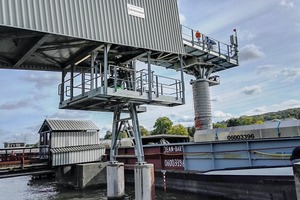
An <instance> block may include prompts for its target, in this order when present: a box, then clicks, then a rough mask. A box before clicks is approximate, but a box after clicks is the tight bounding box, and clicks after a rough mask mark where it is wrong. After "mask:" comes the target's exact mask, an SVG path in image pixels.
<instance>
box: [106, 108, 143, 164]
mask: <svg viewBox="0 0 300 200" xmlns="http://www.w3.org/2000/svg"><path fill="white" fill-rule="evenodd" d="M125 106H128V110H129V115H130V117H129V118H126V119H124V120H126V121H129V120H131V125H132V130H133V134H134V141H133V144H134V152H135V156H136V157H137V163H138V164H143V163H145V157H144V150H143V143H142V137H141V131H140V126H139V122H138V116H137V109H136V107H137V105H135V104H134V103H128V104H123V105H117V106H115V108H114V117H113V126H112V145H111V150H110V161H111V162H115V161H116V157H117V154H118V137H119V134H120V132H121V128H122V126H123V125H124V120H122V119H121V114H122V112H123V108H124V107H125Z"/></svg>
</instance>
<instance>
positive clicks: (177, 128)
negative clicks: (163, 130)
mask: <svg viewBox="0 0 300 200" xmlns="http://www.w3.org/2000/svg"><path fill="white" fill-rule="evenodd" d="M167 133H168V134H170V135H184V136H188V135H189V133H188V131H187V129H186V128H185V127H184V126H182V125H181V124H178V125H174V126H172V127H171V128H170V129H169V130H168V132H167Z"/></svg>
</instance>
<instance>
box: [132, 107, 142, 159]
mask: <svg viewBox="0 0 300 200" xmlns="http://www.w3.org/2000/svg"><path fill="white" fill-rule="evenodd" d="M129 112H130V117H131V119H132V127H133V133H134V139H135V146H134V149H135V155H136V157H137V161H138V163H143V162H145V157H144V149H143V143H142V137H141V131H140V126H139V121H138V116H137V110H136V105H135V104H134V103H129Z"/></svg>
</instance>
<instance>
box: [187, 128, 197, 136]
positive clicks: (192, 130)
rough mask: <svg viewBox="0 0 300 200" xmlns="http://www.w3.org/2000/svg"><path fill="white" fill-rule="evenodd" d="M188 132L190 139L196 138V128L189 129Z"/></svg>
mask: <svg viewBox="0 0 300 200" xmlns="http://www.w3.org/2000/svg"><path fill="white" fill-rule="evenodd" d="M187 131H188V133H189V136H190V137H194V134H195V131H196V128H195V126H192V127H187Z"/></svg>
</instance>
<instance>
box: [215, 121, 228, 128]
mask: <svg viewBox="0 0 300 200" xmlns="http://www.w3.org/2000/svg"><path fill="white" fill-rule="evenodd" d="M226 127H227V124H226V123H225V122H217V123H213V128H226Z"/></svg>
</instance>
